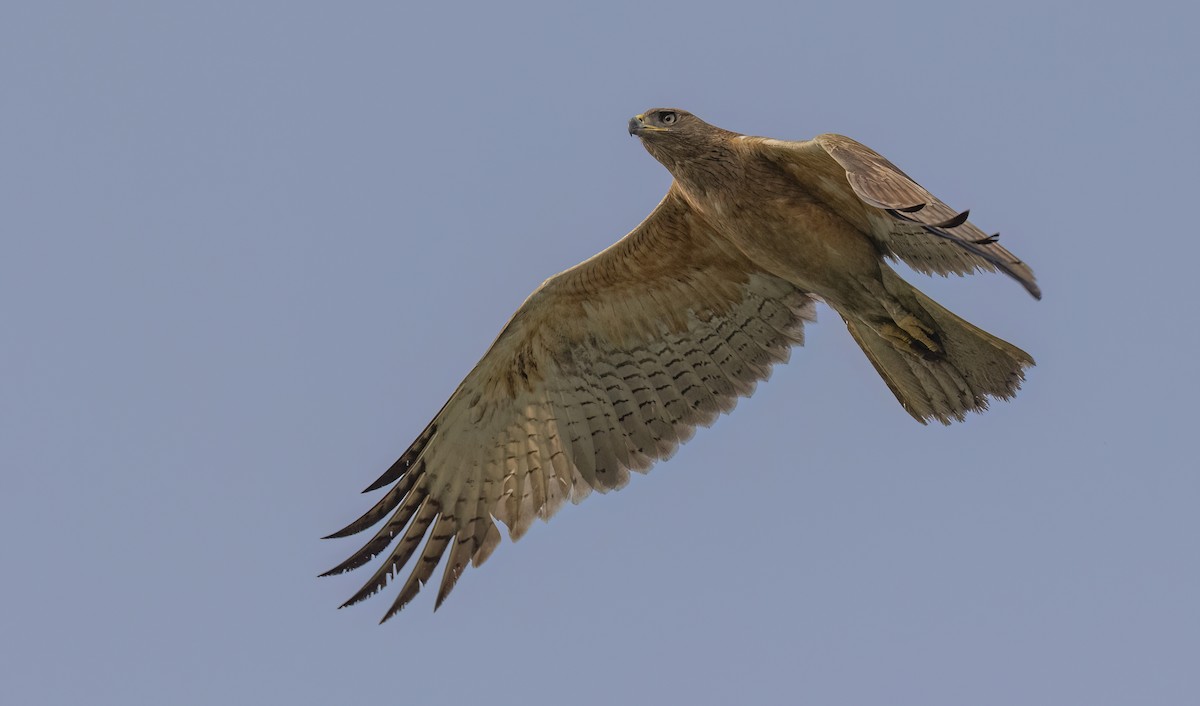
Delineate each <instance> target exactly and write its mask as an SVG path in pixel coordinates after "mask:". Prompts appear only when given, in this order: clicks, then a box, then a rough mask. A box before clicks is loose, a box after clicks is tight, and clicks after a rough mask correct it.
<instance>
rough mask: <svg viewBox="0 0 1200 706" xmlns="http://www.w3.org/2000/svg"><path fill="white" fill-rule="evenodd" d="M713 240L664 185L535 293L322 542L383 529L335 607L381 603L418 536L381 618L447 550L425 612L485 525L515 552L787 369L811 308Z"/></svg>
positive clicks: (477, 558)
mask: <svg viewBox="0 0 1200 706" xmlns="http://www.w3.org/2000/svg"><path fill="white" fill-rule="evenodd" d="M720 243H721V241H720V240H719V239H717V238H715V237H711V233H710V232H709V231H708V227H707V226H706V225H705V224H704V222H703V221H702V220H701V219H700V218H698V217H697V216H696V214H695V213H694V212H693V211H692V210H691V209H690V208H689V207H688V205H687V204H686V202H685V200H684V199H683V198H682V197H681V196H680V195H679V193H678V191H677V190H676V188H675V187H674V186H673V187H672V189H671V190H670V191H669V192H668V193H667V196H666V198H665V199H664V200H663V202H662V203H661V204H659V206H658V208H657V209H655V211H654V212H653V213H652V214H651V215H650V216H649V217H648V218H647V219H646V220H645V221H644V222H643V223H642V224H641V225H639V226H638V227H637V228H635V229H634V230H633V231H632V232H631V233H630V234H629V235H627V236H626V237H625V238H623V239H622V240H620V241H619V242H618V243H616V244H615V245H613V246H612V247H610V248H608V249H607V250H605V251H603V252H601V253H600V254H598V255H596V256H595V257H592V258H590V259H588V260H586V261H584V262H583V263H581V264H579V265H577V266H575V267H573V268H571V269H569V270H567V271H565V272H563V273H561V274H559V275H556V276H555V277H552V278H551V279H549V280H547V281H546V282H545V283H544V284H543V285H542V286H541V287H539V288H538V290H537V291H535V292H534V293H533V294H532V295H531V296H530V297H529V299H527V300H526V301H525V303H524V304H522V305H521V308H520V309H519V310H518V311H517V313H516V314H515V315H514V316H513V317H512V319H511V320H510V321H509V322H508V324H507V325H506V326H505V327H504V329H503V330H502V331H501V333H500V335H499V337H498V338H497V339H496V341H495V343H493V344H492V346H491V348H490V349H489V350H488V352H487V353H486V354H485V355H484V357H483V359H482V360H480V362H479V363H478V365H476V366H475V369H474V370H472V371H471V372H470V373H469V374H468V375H467V377H466V379H465V380H463V382H462V384H461V385H459V387H458V389H457V390H455V392H454V394H453V395H451V397H450V400H449V401H448V402H447V403H446V405H445V406H444V407H443V408H442V410H441V411H440V412H439V413H438V414H437V416H436V417H435V418H434V419H433V421H432V422H431V423H430V424H429V426H428V427H426V429H425V430H424V431H423V432H422V433H421V435H420V436H419V437H418V438H417V440H416V441H415V442H414V443H413V445H412V446H411V447H410V448H409V449H408V450H407V451H406V452H405V453H404V455H403V456H401V457H400V459H399V460H398V461H397V462H396V463H395V464H393V466H392V467H391V468H390V469H389V470H388V471H387V472H386V473H384V474H383V476H382V477H381V478H379V480H378V481H376V482H375V483H374V484H373V485H371V487H370V488H368V490H375V489H379V488H382V487H384V486H387V485H391V486H392V487H391V489H390V490H389V491H388V492H387V493H386V494H385V495H384V496H383V498H381V499H380V500H379V501H378V502H377V503H376V504H375V506H374V507H372V508H371V509H370V510H368V511H367V512H366V513H365V514H364V515H363V516H362V517H360V518H359V519H358V520H355V521H354V522H352V523H351V524H350V525H348V526H347V527H345V528H344V529H342V530H340V531H339V532H336V533H334V534H333V535H331V536H332V537H344V536H347V535H351V534H355V533H357V532H361V531H363V530H365V529H367V528H369V527H371V526H373V525H375V524H376V523H378V522H380V521H381V520H384V518H385V517H386V518H387V520H386V521H385V522H384V524H383V526H382V527H381V528H380V529H379V530H378V532H377V533H376V534H375V536H374V537H372V538H371V539H370V540H369V541H368V542H367V543H366V544H365V545H364V546H363V547H362V548H361V549H359V550H358V551H357V552H355V553H354V554H353V555H352V556H351V557H350V558H349V559H347V560H346V561H345V562H343V563H342V564H340V565H338V566H337V567H335V568H334V569H332V570H330V571H329V572H327V573H329V574H335V573H341V572H344V571H348V570H350V569H354V568H357V567H359V566H362V565H363V564H365V563H367V562H369V561H370V560H371V559H372V558H374V557H375V556H377V555H379V554H381V553H383V552H385V551H387V549H388V547H389V546H391V545H392V544H393V543H395V547H394V548H393V549H392V550H391V552H390V554H388V556H387V558H386V559H385V560H384V562H383V564H382V565H381V566H380V567H379V569H378V570H377V571H376V572H375V574H374V575H373V576H372V577H371V578H370V580H368V581H367V583H366V584H365V585H364V586H363V587H362V589H361V590H359V591H358V593H356V594H355V595H354V596H353V597H351V598H350V600H349V601H347V602H346V604H345V605H350V604H353V603H357V602H358V601H361V600H363V599H365V598H367V597H369V596H371V595H373V594H374V593H376V592H378V591H380V590H382V589H383V588H384V587H385V586H386V585H387V583H388V580H389V579H390V578H392V577H394V576H396V575H398V574H399V572H401V571H402V570H403V569H404V567H405V566H406V565H407V564H408V562H409V561H410V560H411V559H412V558H413V556H414V555H415V554H416V551H417V547H418V545H419V544H420V543H421V541H422V540H423V539H425V538H426V537H428V539H427V541H426V542H425V546H424V549H423V550H422V551H421V554H420V556H419V558H418V560H417V562H416V564H415V566H413V567H412V568H411V572H410V573H409V575H408V578H407V580H406V581H405V583H404V585H403V586H402V587H401V589H400V592H399V595H398V596H397V598H396V600H395V602H394V603H393V604H392V607H391V609H390V610H389V611H388V612H387V614H386V615H385V616H384V620H386V619H387V618H389V617H391V616H392V615H394V614H395V613H396V612H397V611H399V610H400V609H401V608H403V607H404V606H405V605H406V604H407V603H408V602H409V601H411V600H412V599H413V598H414V597H415V596H416V595H417V592H418V591H420V589H421V587H422V585H424V584H425V583H426V582H427V581H429V580H430V577H431V576H432V574H433V570H434V568H435V567H436V565H437V564H438V562H439V561H440V560H441V559H442V557H443V555H444V554H445V553H446V552H447V551H449V559H448V560H447V563H446V568H445V572H444V574H443V578H442V581H441V586H440V588H439V591H438V597H437V605H440V604H441V602H442V601H443V600H444V599H445V598H446V596H447V595H448V594H449V592H450V590H451V589H452V588H453V586H454V583H455V581H457V579H458V577H459V575H460V574H461V573H462V571H463V570H464V569H465V568H466V566H467V564H468V563H473V564H474V565H475V566H478V565H479V564H482V563H483V562H484V561H485V560H486V559H487V557H488V556H489V555H490V554H491V552H492V550H493V549H495V547H496V545H497V544H498V543H499V541H500V533H499V531H498V530H497V528H496V525H495V522H494V520H500V521H501V522H503V523H504V524H505V525H507V527H508V529H509V535H510V537H511V538H512V539H513V540H514V541H515V540H516V539H518V538H519V537H520V536H521V535H522V534H523V533H524V532H525V531H526V530H527V529H528V528H529V526H530V524H531V523H532V522H533V520H534V519H535V518H539V517H540V518H542V519H548V518H549V517H550V516H551V515H552V514H554V513H555V512H556V511H557V510H558V509H559V508H560V507H561V506H562V504H563V503H564V502H565V501H566V500H567V499H570V500H572V501H574V502H579V501H580V500H582V499H583V498H584V497H585V496H587V495H588V494H589V493H590V492H591V491H592V490H599V491H601V492H604V491H607V490H609V489H613V488H619V487H621V486H623V485H624V484H625V483H626V482H628V479H629V471H630V470H633V471H642V472H644V471H646V470H648V469H649V468H650V466H651V465H652V464H653V463H654V462H655V461H656V460H658V459H662V458H666V457H668V456H670V455H671V453H673V452H674V450H675V449H676V447H677V446H678V445H679V444H680V443H683V442H684V441H687V440H688V439H689V438H691V436H692V434H693V432H694V431H695V428H696V427H697V426H698V425H709V424H711V423H712V422H713V421H714V420H715V419H716V418H717V416H718V415H719V414H720V413H722V412H728V411H730V410H731V409H732V408H733V406H734V405H735V404H736V402H737V399H738V398H739V397H742V396H748V395H749V394H751V392H753V390H754V387H755V384H756V382H757V381H759V380H762V379H765V378H766V377H767V376H768V375H769V373H770V368H771V366H772V364H774V363H777V362H782V361H785V360H787V358H788V356H789V353H790V351H791V348H792V346H794V345H799V344H800V343H802V341H803V331H802V326H803V324H804V322H805V321H806V320H811V319H812V318H813V316H814V313H813V304H814V300H813V298H812V297H811V296H810V295H808V294H806V293H804V292H801V291H799V290H797V289H796V288H795V287H793V286H792V285H790V284H788V283H787V282H785V281H783V280H781V279H778V278H776V277H773V276H771V275H768V274H765V273H762V272H758V271H756V270H755V269H754V268H753V266H752V265H751V264H750V263H749V262H748V261H747V260H746V259H745V258H744V256H742V255H741V254H740V253H738V252H737V251H735V250H733V249H732V248H729V247H724V246H722V245H721V244H720ZM389 516H390V517H389ZM397 540H398V541H397ZM435 607H436V606H435Z"/></svg>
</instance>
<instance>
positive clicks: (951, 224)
mask: <svg viewBox="0 0 1200 706" xmlns="http://www.w3.org/2000/svg"><path fill="white" fill-rule="evenodd" d="M970 215H971V209H969V208H968V209H967V210H965V211H963V212H962V213H960V214H958V215H956V216H951V217H950V218H947V219H946V220H944V221H942V222H941V223H931V224H929V225H931V226H932V227H934V228H957V227H958V226H961V225H962V224H964V223H966V222H967V218H969V217H970Z"/></svg>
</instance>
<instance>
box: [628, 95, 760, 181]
mask: <svg viewBox="0 0 1200 706" xmlns="http://www.w3.org/2000/svg"><path fill="white" fill-rule="evenodd" d="M629 134H630V135H636V136H637V137H638V139H640V140H641V141H642V146H644V147H645V148H646V151H647V152H649V153H650V154H651V155H653V156H654V158H655V159H657V160H658V161H659V162H662V163H663V165H664V166H665V167H666V168H667V169H669V170H671V171H672V172H674V171H675V169H676V167H679V166H681V165H683V164H685V163H687V162H689V161H691V160H692V159H694V158H695V157H696V156H699V155H702V154H705V153H708V152H710V150H711V149H712V148H713V147H715V146H718V145H721V144H723V143H725V142H726V141H727V140H728V139H729V138H730V137H736V135H737V133H733V132H729V131H728V130H722V129H721V128H719V127H716V126H715V125H709V124H708V123H706V122H704V121H703V120H701V119H700V118H697V117H696V116H695V115H692V114H691V113H689V112H687V111H686V110H680V109H678V108H652V109H650V110H647V111H646V112H644V113H641V114H639V115H635V116H633V117H632V118H630V119H629Z"/></svg>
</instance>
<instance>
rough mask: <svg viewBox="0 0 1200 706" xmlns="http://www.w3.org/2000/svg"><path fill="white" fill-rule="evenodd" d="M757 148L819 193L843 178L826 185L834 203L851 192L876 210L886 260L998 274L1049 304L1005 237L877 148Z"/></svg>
mask: <svg viewBox="0 0 1200 706" xmlns="http://www.w3.org/2000/svg"><path fill="white" fill-rule="evenodd" d="M756 142H757V143H758V144H759V145H761V146H762V147H763V148H764V149H765V150H766V152H765V154H766V155H767V156H768V157H769V158H773V159H775V160H776V161H777V162H781V163H783V164H784V165H785V166H786V167H788V168H789V171H791V172H792V174H793V176H795V177H797V178H798V179H801V180H803V181H805V182H807V183H812V184H814V185H816V186H820V185H822V184H820V183H819V182H820V177H821V176H832V175H836V177H837V178H836V179H835V183H832V184H823V185H825V186H828V187H829V189H828V191H829V193H828V194H827V195H828V197H829V198H828V200H829V201H831V202H833V203H836V202H838V201H839V200H840V199H839V197H840V196H841V194H839V193H837V192H838V191H839V190H840V191H845V189H844V186H846V185H849V186H850V188H851V190H852V193H853V194H854V196H856V197H857V198H858V200H860V201H861V202H862V203H863V204H866V205H867V206H869V207H872V209H873V210H874V212H873V213H871V214H870V215H871V217H870V218H869V221H870V226H869V230H870V232H871V234H872V235H873V236H874V237H875V239H876V240H877V241H878V242H879V244H880V245H881V246H882V248H883V249H884V251H885V252H886V253H888V254H890V255H893V256H895V257H898V258H900V259H901V260H903V261H904V262H906V263H907V264H908V265H909V266H911V267H912V268H914V269H916V270H919V271H921V272H925V273H938V274H943V275H944V274H948V273H951V272H953V273H956V274H960V275H962V274H969V273H971V272H974V271H975V270H981V269H982V270H999V271H1001V272H1003V273H1005V274H1007V275H1008V276H1010V277H1012V278H1013V279H1015V280H1017V281H1018V282H1020V283H1021V285H1022V286H1023V287H1025V289H1026V291H1028V292H1029V293H1030V294H1032V295H1033V296H1034V297H1035V298H1037V299H1041V298H1042V291H1041V289H1040V288H1039V287H1038V285H1037V282H1036V281H1035V279H1034V276H1033V270H1032V269H1030V267H1029V265H1027V264H1025V263H1024V262H1022V261H1021V260H1020V259H1019V258H1017V257H1016V256H1015V255H1013V254H1012V253H1011V252H1009V251H1008V250H1007V249H1006V248H1004V247H1003V246H1002V245H1000V244H999V243H997V242H996V240H997V238H999V237H1000V236H999V234H995V235H988V234H986V233H984V232H983V231H982V230H980V229H979V228H977V227H975V225H973V224H972V223H971V222H969V221H968V220H967V216H968V214H969V212H968V211H962V212H961V213H958V212H955V211H954V209H952V208H950V207H949V206H947V205H946V204H945V203H943V202H942V201H941V200H939V199H938V198H937V197H936V196H934V195H933V194H931V193H929V192H928V191H927V190H925V188H924V187H922V186H921V185H920V184H918V183H917V182H915V181H913V180H912V178H910V177H909V176H908V175H907V174H905V173H904V172H902V171H900V169H899V168H898V167H897V166H896V165H894V164H892V163H891V162H890V161H888V160H887V159H886V158H885V157H884V156H883V155H881V154H879V153H878V152H876V151H874V150H872V149H871V148H870V147H867V146H866V145H863V144H861V143H859V142H857V141H855V140H852V139H850V138H849V137H845V136H843V135H835V134H833V133H827V134H824V135H818V136H817V137H815V138H814V139H812V140H807V141H803V142H791V141H787V140H774V139H764V138H757V139H756ZM875 209H877V210H875ZM880 216H883V217H880Z"/></svg>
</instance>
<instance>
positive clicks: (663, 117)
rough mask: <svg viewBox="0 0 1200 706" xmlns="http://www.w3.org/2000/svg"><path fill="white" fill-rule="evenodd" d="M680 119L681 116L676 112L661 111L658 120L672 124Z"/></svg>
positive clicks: (665, 123)
mask: <svg viewBox="0 0 1200 706" xmlns="http://www.w3.org/2000/svg"><path fill="white" fill-rule="evenodd" d="M678 119H679V116H678V115H676V114H675V113H659V114H658V121H659V122H660V123H662V124H663V125H672V124H674V122H675V121H676V120H678Z"/></svg>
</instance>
